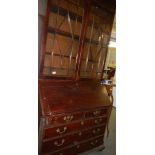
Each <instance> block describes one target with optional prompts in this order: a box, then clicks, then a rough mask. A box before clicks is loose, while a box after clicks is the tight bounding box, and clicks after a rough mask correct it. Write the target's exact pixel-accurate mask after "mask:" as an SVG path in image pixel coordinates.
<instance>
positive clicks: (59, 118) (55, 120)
mask: <svg viewBox="0 0 155 155" xmlns="http://www.w3.org/2000/svg"><path fill="white" fill-rule="evenodd" d="M82 116H83V115H82V112H76V113H71V114H65V115H55V116H52V117H50V118H48V122H47V125H53V124H64V123H69V122H72V121H76V120H79V119H81V118H82Z"/></svg>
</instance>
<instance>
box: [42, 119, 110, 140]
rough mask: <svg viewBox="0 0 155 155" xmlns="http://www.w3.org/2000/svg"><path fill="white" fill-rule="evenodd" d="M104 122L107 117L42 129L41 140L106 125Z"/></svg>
mask: <svg viewBox="0 0 155 155" xmlns="http://www.w3.org/2000/svg"><path fill="white" fill-rule="evenodd" d="M106 122H107V117H100V118H95V119H88V120H82V121H79V122H76V123H72V124H66V125H63V126H58V127H53V128H46V129H44V137H43V139H48V138H53V137H56V136H60V135H64V134H68V133H70V132H75V131H78V130H82V129H85V128H89V127H92V126H94V125H102V124H106Z"/></svg>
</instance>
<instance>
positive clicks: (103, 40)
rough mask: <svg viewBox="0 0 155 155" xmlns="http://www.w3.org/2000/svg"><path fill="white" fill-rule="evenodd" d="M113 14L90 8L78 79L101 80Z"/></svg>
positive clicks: (94, 7)
mask: <svg viewBox="0 0 155 155" xmlns="http://www.w3.org/2000/svg"><path fill="white" fill-rule="evenodd" d="M112 22H113V14H109V13H107V11H105V10H104V9H102V10H101V9H100V8H98V7H96V6H93V7H92V8H91V11H90V14H89V24H88V27H87V32H86V42H85V46H84V51H83V57H82V61H81V70H80V77H84V78H99V79H100V78H101V77H102V70H103V67H104V63H105V58H106V54H107V48H108V43H109V40H110V34H111V28H112Z"/></svg>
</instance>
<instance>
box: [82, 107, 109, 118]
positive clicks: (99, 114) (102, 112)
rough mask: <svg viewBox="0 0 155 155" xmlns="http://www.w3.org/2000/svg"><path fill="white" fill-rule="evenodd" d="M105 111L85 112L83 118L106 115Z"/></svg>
mask: <svg viewBox="0 0 155 155" xmlns="http://www.w3.org/2000/svg"><path fill="white" fill-rule="evenodd" d="M107 111H108V109H97V110H93V111H87V112H85V118H88V117H99V116H104V115H107Z"/></svg>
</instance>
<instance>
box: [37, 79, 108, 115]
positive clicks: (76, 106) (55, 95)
mask: <svg viewBox="0 0 155 155" xmlns="http://www.w3.org/2000/svg"><path fill="white" fill-rule="evenodd" d="M39 88H40V97H41V98H40V101H41V102H42V106H43V107H44V106H45V107H46V109H45V112H44V113H46V114H48V113H50V112H56V113H57V112H58V113H59V112H67V111H76V110H85V109H88V108H94V107H102V106H110V105H111V102H110V101H109V98H108V96H107V93H106V90H105V87H104V86H102V85H100V83H99V82H98V81H97V82H96V81H92V80H89V81H86V80H84V81H82V80H81V81H79V82H78V83H75V82H73V81H64V80H40V81H39Z"/></svg>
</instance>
